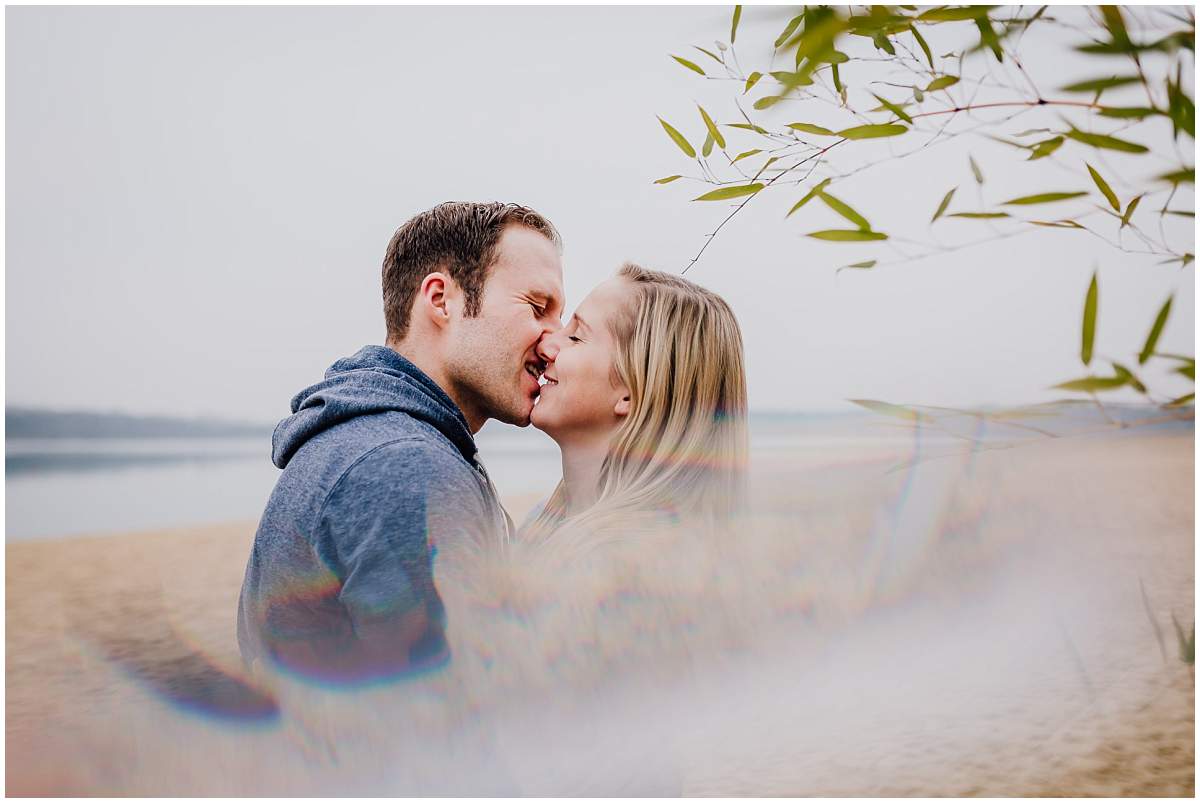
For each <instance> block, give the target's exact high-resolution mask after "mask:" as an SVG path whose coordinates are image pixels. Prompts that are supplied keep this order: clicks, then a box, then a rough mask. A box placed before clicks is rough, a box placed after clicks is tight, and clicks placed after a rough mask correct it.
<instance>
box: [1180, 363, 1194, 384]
mask: <svg viewBox="0 0 1200 803" xmlns="http://www.w3.org/2000/svg"><path fill="white" fill-rule="evenodd" d="M1175 373H1177V374H1182V375H1183V376H1186V377H1187V378H1188V379H1191V380H1195V379H1196V365H1195V363H1189V364H1188V365H1181V366H1179V367H1178V368H1176V369H1175Z"/></svg>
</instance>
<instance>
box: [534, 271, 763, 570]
mask: <svg viewBox="0 0 1200 803" xmlns="http://www.w3.org/2000/svg"><path fill="white" fill-rule="evenodd" d="M539 351H540V353H541V356H542V358H543V359H544V360H545V361H546V371H545V375H544V381H545V384H544V385H543V386H542V391H541V396H540V398H539V400H538V403H537V406H535V407H534V409H533V415H532V417H531V420H532V423H533V425H534V426H535V427H537V428H538V429H541V430H542V431H544V432H546V433H547V434H548V435H549V436H550V437H551V438H553V439H554V440H555V441H556V442H557V443H558V446H559V448H560V449H561V450H562V466H563V478H562V481H561V482H560V483H559V485H558V487H557V488H556V489H555V490H554V493H553V494H551V496H550V498H549V500H547V502H546V503H545V505H544V506H543V507H542V508H541V509H540V510H539V511H538V512H537V513H536V514H535V516H534V517H533V518H532V519H531V521H530V522H529V523H528V524H527V525H526V526H525V527H524V528H522V536H523V537H524V538H525V539H527V540H532V541H540V542H546V543H553V542H554V541H555V540H559V541H563V543H562V544H560V546H563V547H568V546H569V547H573V548H575V549H576V550H580V549H583V550H586V549H589V548H591V547H594V546H597V545H599V544H600V543H603V542H606V541H611V540H612V539H614V538H619V537H620V536H621V535H622V534H623V533H625V534H628V533H629V532H630V531H631V530H633V529H638V528H641V527H645V526H654V524H655V523H656V522H657V523H663V522H665V521H675V522H685V521H686V522H687V524H688V525H689V527H690V528H694V527H696V526H699V527H701V528H703V529H705V530H711V529H713V528H724V527H727V526H728V525H729V523H730V520H731V517H732V516H733V514H734V513H735V512H736V510H737V508H738V507H739V505H740V504H741V502H742V499H743V494H744V484H745V478H744V474H745V463H746V451H747V437H746V426H745V417H746V377H745V369H744V367H743V359H742V338H741V332H740V331H739V329H738V325H737V320H736V319H735V318H734V315H733V312H732V311H731V310H730V308H729V305H728V304H726V303H725V301H724V300H723V299H721V297H720V296H718V295H716V294H715V293H712V292H710V291H708V290H705V289H704V288H702V287H700V286H698V285H695V284H693V283H691V282H689V281H687V280H686V279H683V278H681V277H679V276H675V275H671V274H667V273H660V272H658V271H652V270H647V269H645V268H642V267H639V266H637V265H633V264H626V265H624V266H623V267H622V268H621V270H620V271H619V272H618V273H617V275H616V276H615V277H614V278H612V279H609V280H608V281H606V282H604V283H602V284H601V285H599V286H598V287H596V288H595V289H594V290H593V291H592V292H591V293H590V294H589V295H588V296H587V298H585V299H584V301H583V303H581V304H580V305H579V308H578V310H577V311H576V312H575V314H574V315H573V316H572V317H571V320H570V321H569V322H568V324H567V325H566V326H565V327H564V328H563V329H562V330H561V331H559V332H557V333H555V334H554V335H552V336H548V337H546V338H544V339H543V341H542V343H541V346H540V347H539Z"/></svg>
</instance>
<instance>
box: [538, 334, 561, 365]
mask: <svg viewBox="0 0 1200 803" xmlns="http://www.w3.org/2000/svg"><path fill="white" fill-rule="evenodd" d="M558 350H559V343H558V332H554V333H552V334H544V335H542V339H541V340H539V341H538V344H537V353H538V356H539V357H541V358H542V360H543V361H544V362H554V360H555V358H556V357H558Z"/></svg>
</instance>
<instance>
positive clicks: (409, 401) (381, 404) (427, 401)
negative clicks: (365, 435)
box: [271, 346, 476, 468]
mask: <svg viewBox="0 0 1200 803" xmlns="http://www.w3.org/2000/svg"><path fill="white" fill-rule="evenodd" d="M386 412H400V413H407V414H408V415H410V416H412V417H413V418H416V419H419V420H421V421H425V422H426V423H428V424H431V425H432V426H434V427H435V428H437V430H438V431H439V432H441V433H442V434H443V435H445V436H446V438H447V439H448V440H449V441H450V442H451V443H453V444H454V446H455V447H456V448H457V449H458V450H459V451H460V452H462V455H463V457H464V458H466V460H467V461H468V462H474V458H475V452H476V448H475V439H474V438H473V437H472V436H471V429H470V427H469V426H468V425H467V419H466V418H465V417H464V416H463V414H462V411H461V410H459V409H458V406H457V405H456V404H455V403H454V402H453V401H451V400H450V397H449V396H447V395H446V392H445V391H443V390H442V389H441V388H440V387H438V385H437V383H436V382H434V381H433V380H432V379H430V378H429V377H428V376H426V375H425V373H423V372H422V371H421V369H419V368H417V366H415V365H413V364H412V363H411V362H409V361H408V360H406V359H404V358H403V357H401V356H400V355H399V354H397V353H396V352H395V351H392V350H391V349H390V348H387V347H385V346H364V347H363V348H361V349H360V350H359V351H358V353H357V354H355V355H354V356H352V357H344V358H342V359H340V360H338V361H337V362H335V363H334V364H333V365H331V366H329V370H327V371H326V372H325V379H324V380H323V381H321V382H318V383H317V384H315V385H312V386H310V387H307V388H305V389H304V390H302V391H300V392H299V393H297V394H296V395H295V396H294V397H293V398H292V415H290V416H288V417H287V418H285V419H283V420H282V421H280V422H279V425H278V426H276V427H275V433H274V434H273V435H272V436H271V461H272V462H273V463H274V464H275V465H276V466H278V467H279V468H284V467H285V466H286V465H287V464H288V461H289V460H291V459H292V456H293V455H294V454H295V453H296V451H297V450H298V449H299V448H300V447H301V446H303V445H304V444H305V443H307V442H308V441H309V440H310V439H311V438H313V437H314V436H316V435H317V434H319V433H321V432H324V431H325V430H327V429H329V428H330V427H333V426H337V425H338V424H341V423H343V422H345V421H349V420H350V419H352V418H357V417H359V416H363V415H374V414H376V413H386Z"/></svg>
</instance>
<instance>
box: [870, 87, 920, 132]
mask: <svg viewBox="0 0 1200 803" xmlns="http://www.w3.org/2000/svg"><path fill="white" fill-rule="evenodd" d="M871 94H872V95H874V97H875V99H876V100H877V101H879V102H880V103H882V104H883V107H884V108H885V109H887V110H888V111H890V112H891V113H892V114H894V115H896V116H897V117H899V118H900V119H901V120H903V121H904V122H906V123H908V124H909V125H912V118H911V117H909V116H908V112H906V111H904V108H903V107H901V106H899V105H897V104H895V103H892V102H891V101H890V100H888V99H887V98H881V97H880V96H879V95H876V94H875V93H874V92H872V93H871Z"/></svg>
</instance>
